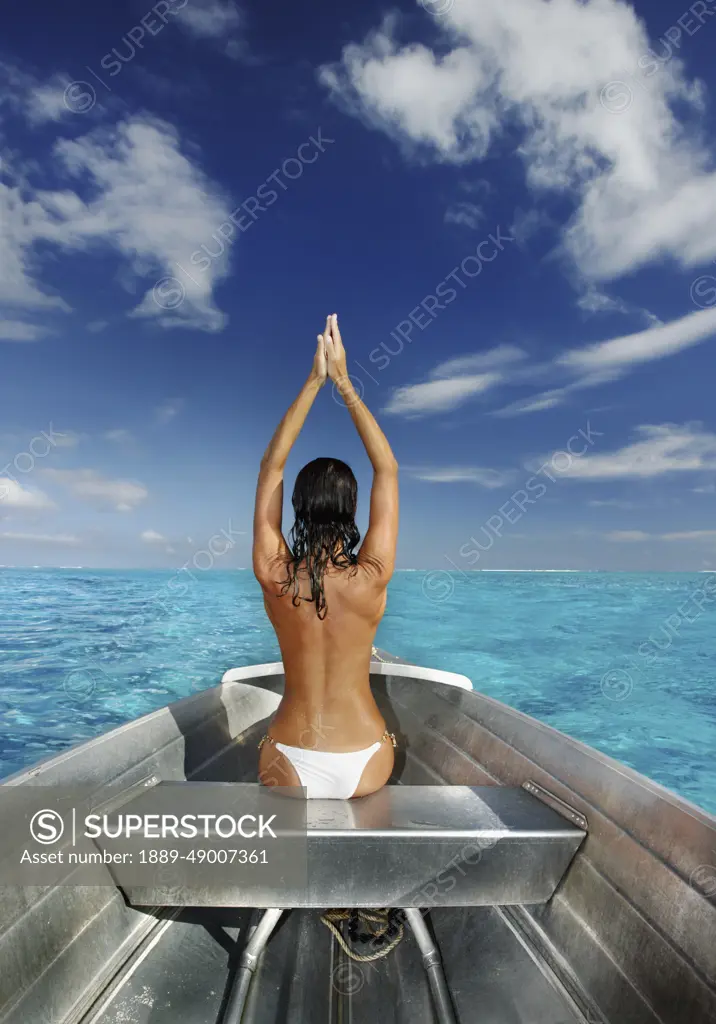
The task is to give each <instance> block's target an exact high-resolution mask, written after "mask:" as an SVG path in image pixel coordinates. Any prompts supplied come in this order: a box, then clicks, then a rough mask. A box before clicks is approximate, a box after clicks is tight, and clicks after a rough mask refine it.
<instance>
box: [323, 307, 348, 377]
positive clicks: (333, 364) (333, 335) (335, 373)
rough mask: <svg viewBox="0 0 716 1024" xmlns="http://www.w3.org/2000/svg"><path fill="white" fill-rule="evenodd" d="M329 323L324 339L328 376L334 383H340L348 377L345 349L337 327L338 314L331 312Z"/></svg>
mask: <svg viewBox="0 0 716 1024" xmlns="http://www.w3.org/2000/svg"><path fill="white" fill-rule="evenodd" d="M328 323H329V325H330V329H329V332H328V333H329V336H328V338H327V339H326V359H327V362H328V376H329V377H330V378H331V380H332V381H333V383H334V384H338V383H340V381H341V380H345V379H347V377H348V367H347V365H346V350H345V349H344V347H343V340H342V338H341V332H340V329H339V327H338V314H337V313H333V314H331V316H329V318H328Z"/></svg>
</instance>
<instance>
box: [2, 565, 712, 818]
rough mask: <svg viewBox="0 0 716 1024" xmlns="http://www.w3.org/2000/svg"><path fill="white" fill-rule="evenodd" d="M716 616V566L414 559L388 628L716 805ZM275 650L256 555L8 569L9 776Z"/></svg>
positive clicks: (420, 650)
mask: <svg viewBox="0 0 716 1024" xmlns="http://www.w3.org/2000/svg"><path fill="white" fill-rule="evenodd" d="M715 627H716V575H711V574H705V573H697V574H686V573H684V574H678V573H668V574H650V573H643V574H635V575H630V574H620V573H614V574H612V573H512V572H509V573H508V572H506V573H497V572H494V573H488V572H481V573H469V574H463V573H454V574H448V573H446V572H442V571H436V572H428V573H424V572H401V573H397V574H396V576H395V577H394V579H393V581H392V583H391V586H390V590H389V596H388V606H387V610H386V614H385V617H384V620H383V622H382V624H381V626H380V630H379V632H378V638H377V643H378V645H379V646H380V647H383V648H385V649H386V650H389V651H391V652H392V653H393V654H398V655H400V656H401V657H403V658H406V659H407V660H408V661H412V662H415V663H417V664H420V665H428V666H431V667H434V668H440V669H447V670H449V671H453V672H461V673H463V674H465V675H467V676H469V677H470V679H471V680H472V682H473V685H474V687H475V688H476V689H478V690H481V691H482V692H484V693H486V694H489V695H490V696H492V697H496V698H497V699H498V700H501V701H504V702H506V703H508V704H511V705H512V706H514V707H516V708H519V710H521V711H524V712H526V713H527V714H529V715H534V716H535V717H536V718H538V719H541V720H542V721H544V722H547V723H548V724H549V725H552V726H554V727H556V728H557V729H560V730H562V731H563V732H566V733H569V734H570V735H572V736H575V737H576V738H578V739H580V740H582V741H583V742H585V743H588V744H590V745H592V746H594V747H597V748H598V749H600V750H603V751H604V752H605V753H607V754H609V755H611V756H612V757H615V758H617V759H619V760H620V761H623V762H624V763H625V764H628V765H630V766H631V767H632V768H635V769H636V770H637V771H640V772H642V773H643V774H645V775H648V776H650V777H651V778H652V779H655V780H656V781H657V782H660V783H661V784H662V785H664V786H667V787H669V788H670V789H672V790H674V791H675V792H677V793H679V794H681V795H682V796H685V797H687V798H688V799H690V800H692V801H694V802H695V803H697V804H700V805H701V806H702V807H705V808H707V809H708V810H710V811H711V812H716V757H715V754H716V628H715ZM278 658H279V652H278V647H277V644H276V641H275V638H274V636H273V633H272V630H271V627H270V625H269V623H268V620H267V619H266V615H265V612H264V609H263V602H262V599H261V592H260V589H259V587H258V585H257V584H256V582H255V581H254V579H253V576H252V574H251V573H250V572H248V571H236V572H196V571H195V572H194V574H193V577H192V578H190V577H189V576H188V575H187V573H185V572H179V573H176V572H151V571H144V572H139V571H137V572H134V571H131V572H130V571H126V572H125V571H113V570H79V569H78V570H71V569H67V570H44V569H23V570H19V569H0V777H3V776H6V775H8V774H10V773H12V772H15V771H18V770H20V769H21V768H23V767H25V766H26V765H29V764H32V763H33V762H35V761H38V760H40V759H41V758H43V757H47V756H48V755H50V754H53V753H55V752H57V751H60V750H64V749H66V748H67V747H68V746H71V745H72V744H75V743H79V742H81V741H82V740H85V739H87V738H89V737H92V736H96V735H97V734H98V733H101V732H104V731H106V730H107V729H110V728H113V727H114V726H116V725H119V724H121V723H122V722H125V721H127V720H128V719H131V718H135V717H136V716H138V715H142V714H146V713H147V712H149V711H152V710H153V709H155V708H157V707H161V706H162V705H164V704H166V703H168V702H169V701H172V700H176V699H177V698H179V697H182V696H185V695H187V694H189V693H193V692H197V691H198V690H200V689H203V688H205V687H208V686H213V685H215V684H216V683H217V682H218V681H219V680H220V678H221V675H222V674H223V672H224V671H225V670H226V669H228V668H231V667H234V666H238V665H250V664H255V663H260V662H267V661H276V660H278Z"/></svg>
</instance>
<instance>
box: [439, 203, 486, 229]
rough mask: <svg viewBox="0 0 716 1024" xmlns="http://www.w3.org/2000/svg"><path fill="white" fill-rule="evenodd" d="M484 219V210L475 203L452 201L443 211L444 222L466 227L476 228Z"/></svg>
mask: <svg viewBox="0 0 716 1024" xmlns="http://www.w3.org/2000/svg"><path fill="white" fill-rule="evenodd" d="M484 219H485V214H484V211H483V209H482V207H481V206H478V205H477V204H476V203H468V202H459V203H452V204H451V205H450V206H448V208H447V210H446V211H445V223H446V224H460V225H462V226H463V227H466V228H477V227H479V226H480V224H482V222H483V220H484Z"/></svg>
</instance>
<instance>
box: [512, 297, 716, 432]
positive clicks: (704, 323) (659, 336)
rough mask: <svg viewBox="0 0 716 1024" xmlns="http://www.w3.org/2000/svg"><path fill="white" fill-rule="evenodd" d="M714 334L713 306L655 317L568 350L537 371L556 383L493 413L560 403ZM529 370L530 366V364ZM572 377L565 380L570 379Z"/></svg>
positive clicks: (526, 410) (532, 409)
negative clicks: (645, 325)
mask: <svg viewBox="0 0 716 1024" xmlns="http://www.w3.org/2000/svg"><path fill="white" fill-rule="evenodd" d="M714 336H716V309H704V310H698V311H697V312H693V313H688V314H687V315H686V316H683V317H680V318H679V319H678V320H672V321H671V322H670V323H667V324H662V323H661V322H659V323H658V324H656V325H655V326H652V327H650V328H649V329H648V330H644V331H638V332H636V333H635V334H625V335H620V336H619V337H617V338H611V339H609V340H608V341H601V342H598V343H596V344H594V345H587V346H582V347H580V348H573V349H569V350H567V351H566V352H563V353H562V354H561V355H559V356H557V358H556V359H555V360H553V362H552V363H550V364H547V365H546V366H542V367H539V370H540V373H547V374H549V376H551V378H552V379H553V380H554V378H557V379H560V378H562V379H564V380H565V383H564V384H563V385H562V386H560V387H553V388H551V389H549V390H547V391H542V392H538V393H537V394H536V395H533V396H531V397H529V398H525V399H520V400H519V401H517V402H511V403H510V404H509V405H506V406H504V407H503V408H501V409H497V410H495V412H494V413H493V415H495V416H520V415H524V414H525V413H531V412H541V411H542V410H544V409H552V408H554V407H555V406H558V405H561V404H563V402H565V401H566V400H567V398H568V397H569V396H570V395H571V394H573V393H574V392H575V391H583V390H585V389H587V388H593V387H597V386H598V385H600V384H604V383H606V382H608V381H613V380H617V379H618V378H620V377H624V376H625V375H626V374H628V373H630V372H631V371H632V370H633V369H636V368H638V367H639V366H641V365H643V364H646V363H649V362H653V361H654V360H658V359H666V358H668V357H669V356H673V355H676V354H678V353H679V352H682V351H684V350H686V349H688V348H692V347H693V346H694V345H698V344H700V343H701V342H704V341H708V340H709V339H710V338H712V337H714ZM528 369H532V368H528ZM570 377H571V378H572V379H571V380H569V378H570Z"/></svg>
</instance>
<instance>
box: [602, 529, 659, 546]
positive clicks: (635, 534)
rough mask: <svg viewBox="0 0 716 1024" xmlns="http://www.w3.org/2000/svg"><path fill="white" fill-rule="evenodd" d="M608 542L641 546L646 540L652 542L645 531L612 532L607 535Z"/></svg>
mask: <svg viewBox="0 0 716 1024" xmlns="http://www.w3.org/2000/svg"><path fill="white" fill-rule="evenodd" d="M605 536H606V539H607V540H613V541H616V542H617V543H619V544H639V543H641V542H642V541H645V540H651V539H652V538H651V536H650V535H649V534H648V533H644V531H643V530H612V531H611V533H607V534H605Z"/></svg>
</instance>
